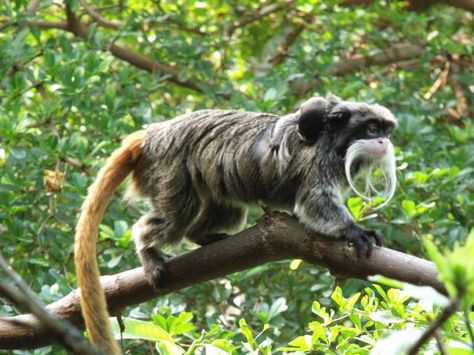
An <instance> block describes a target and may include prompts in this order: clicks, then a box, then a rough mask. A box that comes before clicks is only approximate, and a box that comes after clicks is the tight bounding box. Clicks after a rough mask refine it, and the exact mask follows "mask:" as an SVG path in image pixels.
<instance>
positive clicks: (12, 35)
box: [0, 0, 474, 354]
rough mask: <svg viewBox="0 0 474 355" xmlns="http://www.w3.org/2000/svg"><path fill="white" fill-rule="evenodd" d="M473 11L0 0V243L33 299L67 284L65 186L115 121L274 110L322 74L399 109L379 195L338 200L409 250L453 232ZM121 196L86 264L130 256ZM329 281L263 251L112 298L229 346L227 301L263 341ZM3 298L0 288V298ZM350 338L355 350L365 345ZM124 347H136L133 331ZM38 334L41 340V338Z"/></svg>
mask: <svg viewBox="0 0 474 355" xmlns="http://www.w3.org/2000/svg"><path fill="white" fill-rule="evenodd" d="M473 11H474V5H473V4H472V1H471V2H470V1H464V2H459V1H458V2H455V1H453V2H451V1H439V2H437V3H436V4H434V1H433V2H431V1H424V2H421V4H420V2H415V1H413V2H410V1H382V2H378V1H374V2H371V1H361V0H355V1H354V0H352V1H351V0H346V1H324V2H322V1H314V0H313V1H302V0H294V1H293V0H279V1H267V2H258V1H251V0H246V1H229V2H226V1H219V0H210V1H188V0H179V1H158V0H145V1H137V0H118V1H115V0H113V1H112V0H100V1H95V2H94V3H93V4H92V3H90V4H88V3H86V1H85V0H71V1H60V0H58V1H51V0H44V1H36V0H33V1H31V2H30V1H24V0H14V1H8V0H3V1H2V2H1V3H0V28H1V32H0V134H1V135H0V169H1V176H0V236H1V237H0V245H1V251H2V253H3V255H4V256H5V257H6V258H7V260H8V261H9V262H10V264H11V265H12V266H13V268H15V269H16V270H17V271H19V272H20V273H21V274H22V276H23V277H24V278H25V279H26V280H27V282H28V283H29V284H30V285H31V287H32V288H33V289H34V290H35V291H36V292H38V293H39V294H40V296H41V298H42V299H43V300H44V301H45V302H51V301H53V300H56V299H58V298H60V297H62V296H63V295H65V294H67V293H68V292H69V291H70V290H72V289H73V288H75V285H76V277H75V273H74V268H73V260H72V249H73V245H72V236H73V229H74V225H75V221H76V217H77V214H78V211H79V207H80V204H81V202H82V200H83V199H84V196H85V195H86V192H87V187H88V186H89V185H90V184H91V182H92V181H93V178H94V176H95V175H96V173H97V171H98V169H99V168H100V167H101V165H102V164H103V162H104V159H105V158H106V157H107V156H108V155H109V154H110V152H111V151H112V150H114V149H115V148H116V147H117V146H118V144H119V142H120V140H121V139H122V138H123V137H124V136H126V135H127V134H128V133H130V132H133V131H134V130H137V129H139V128H140V127H141V126H142V125H144V124H147V123H150V122H155V121H161V120H166V119H170V118H173V117H175V116H177V115H179V114H182V113H185V112H188V111H192V110H197V109H202V108H234V109H246V110H254V111H269V112H272V113H276V114H285V113H287V112H292V111H294V110H295V109H297V108H298V105H299V104H300V103H301V102H302V101H304V100H306V99H307V98H309V97H311V96H315V95H324V94H326V93H328V92H332V93H335V94H337V95H338V96H341V97H343V98H345V99H353V100H359V101H368V102H378V103H380V104H383V105H385V106H387V107H389V108H390V109H391V110H392V111H393V112H394V113H395V114H396V116H397V117H398V118H399V120H400V128H399V129H398V131H397V132H396V134H395V137H394V142H395V144H396V146H397V149H396V153H397V165H398V177H399V188H398V192H397V194H396V197H395V199H394V201H393V202H392V203H391V204H390V205H389V206H388V207H386V208H384V209H383V211H381V212H377V215H374V214H371V213H372V212H371V211H370V210H368V209H365V208H364V205H363V204H362V202H361V201H360V200H358V199H351V200H350V201H349V203H350V206H351V209H352V211H353V213H354V214H355V216H356V217H357V218H358V219H361V220H364V221H363V223H364V224H365V225H367V226H370V227H373V228H378V229H380V230H382V232H383V233H384V234H385V236H386V244H387V245H388V246H390V247H392V248H395V249H399V250H401V251H404V252H408V253H413V254H416V255H421V256H423V248H422V243H421V240H422V237H423V236H425V235H427V234H430V235H433V236H434V242H435V243H436V244H437V245H439V246H453V245H454V244H455V243H456V242H459V241H463V240H464V239H465V238H466V236H467V234H468V232H469V230H470V229H471V228H473V227H474V221H473V218H472V216H473V215H474V189H473V186H474V174H473V162H474V140H473V138H474V127H473V124H472V118H473V114H474V112H473V106H472V103H473V102H474V80H473V79H474V74H473V73H474V71H473V68H474V65H473V51H474V40H473V23H474V21H473ZM45 170H50V173H49V174H50V176H52V177H53V179H49V180H48V179H46V180H45ZM58 172H61V173H64V174H65V175H64V180H63V181H62V183H61V188H60V187H59V186H58V185H55V184H54V182H55V179H54V178H55V177H58V176H60V174H58ZM122 197H123V193H120V194H118V196H117V198H116V199H115V201H114V202H113V203H112V204H111V206H110V207H109V208H108V211H107V216H106V218H105V220H104V221H103V226H102V232H101V236H100V243H99V250H100V253H99V260H100V264H101V267H102V270H103V272H104V273H115V272H118V271H120V270H125V269H128V268H131V267H134V266H137V265H138V264H139V262H138V259H137V258H136V256H135V255H134V250H133V246H132V242H131V239H130V238H131V235H130V226H131V225H132V224H133V222H134V221H135V220H136V219H137V217H138V216H139V215H140V211H143V210H144V206H142V205H140V204H138V205H135V206H132V207H130V206H128V205H127V204H125V203H122V202H121V198H122ZM258 214H259V211H254V213H253V214H252V215H251V217H250V219H249V224H251V223H253V222H254V221H255V219H256V218H257V217H258ZM190 247H193V246H192V245H188V244H184V245H183V246H181V247H180V249H178V250H174V252H180V250H185V249H188V248H190ZM332 282H333V279H332V277H331V276H330V275H328V274H327V272H326V271H325V270H323V269H315V268H314V267H311V266H307V265H304V264H301V265H300V264H299V263H298V262H293V263H292V264H291V265H290V261H288V262H280V263H272V264H267V265H263V266H261V267H258V268H256V269H252V270H248V271H246V272H242V273H238V274H234V275H230V276H229V277H228V278H225V279H221V280H215V281H213V282H209V283H206V284H202V285H197V286H194V287H192V288H189V289H187V290H184V291H182V292H179V293H177V294H173V295H171V296H168V297H163V298H160V299H158V300H156V301H155V302H151V303H149V304H145V305H141V306H139V307H136V308H133V309H130V310H129V311H130V315H131V316H132V317H135V318H143V319H149V315H150V314H152V313H160V314H161V315H162V316H163V317H165V318H166V317H170V316H171V315H175V316H177V315H178V314H180V312H183V311H188V312H192V314H193V316H194V318H193V324H194V325H193V326H192V328H193V329H188V330H187V331H186V332H183V334H176V335H177V336H178V335H179V336H181V337H182V338H179V341H180V342H181V343H182V344H189V343H190V342H191V341H192V339H195V338H196V334H199V333H200V332H201V330H203V331H204V332H206V334H207V335H206V336H208V337H209V338H212V339H214V338H219V339H220V340H222V339H228V340H229V339H230V340H229V341H230V342H231V343H232V344H233V346H236V349H237V350H235V351H238V352H244V351H246V350H245V348H244V347H242V346H243V345H239V344H241V343H245V342H247V344H249V343H251V341H249V339H248V337H246V336H245V331H244V330H245V326H244V325H242V324H240V326H239V320H240V319H245V320H246V322H247V324H249V325H250V326H251V328H252V329H254V330H256V331H257V332H258V331H260V330H262V329H263V327H264V324H267V323H268V324H270V326H271V327H270V328H269V329H267V330H265V335H264V338H265V339H269V344H270V346H271V347H272V348H273V350H275V349H277V348H278V346H285V345H286V344H288V342H289V341H290V340H292V339H294V338H295V337H297V336H298V335H301V334H304V333H305V331H306V330H307V329H308V328H307V327H306V325H307V323H308V322H310V321H314V319H315V317H316V315H315V313H314V305H313V313H312V311H311V305H312V301H313V300H318V302H319V303H320V304H322V305H323V306H327V307H331V306H336V305H337V302H336V303H334V302H335V301H334V300H333V299H331V298H330V295H331V294H332V290H331V288H330V285H331V283H332ZM367 286H369V288H368V289H367V290H369V291H367V292H368V293H367V295H369V296H368V297H369V298H373V299H375V300H376V302H378V300H379V299H380V300H383V297H382V295H381V293H380V292H379V293H376V292H374V289H373V287H372V286H371V285H370V284H368V283H362V282H359V281H348V282H346V283H345V284H344V286H343V293H344V295H346V296H349V295H351V294H354V293H355V292H357V291H359V290H362V289H363V288H364V287H367ZM333 298H334V297H333ZM361 307H362V306H361ZM361 309H362V308H361ZM16 312H17V311H16V310H15V308H14V307H12V306H11V305H9V304H8V303H7V302H3V301H2V300H1V299H0V314H1V315H11V314H15V313H16ZM420 312H421V311H420ZM392 313H393V312H392ZM316 314H317V313H316ZM156 317H159V316H156ZM155 321H156V319H155ZM405 321H406V319H405ZM425 321H426V319H425ZM184 323H186V322H184ZM390 326H391V325H390ZM390 326H389V327H390ZM310 329H311V327H310ZM213 332H214V333H213ZM178 333H179V332H178ZM193 334H194V335H193ZM242 334H243V335H242ZM213 337H214V338H213ZM373 337H374V339H376V336H373ZM336 339H338V340H337V341H336V344H337V345H334V346H335V348H334V349H336V346H339V345H340V344H341V343H340V338H337V336H336V337H335V340H336ZM239 341H240V343H239ZM356 344H358V347H360V346H362V345H363V347H362V348H361V349H362V350H360V351H361V353H367V352H368V350H369V349H370V348H371V347H372V345H373V344H370V342H364V341H362V343H360V342H359V343H356ZM361 344H362V345H361ZM264 345H265V346H267V345H268V344H264ZM263 348H264V347H262V349H263ZM128 349H129V350H128V351H130V353H134V354H135V353H141V352H147V351H149V350H147V349H149V347H148V346H146V345H143V343H141V342H133V343H130V344H129V348H128ZM338 349H339V351H341V348H338ZM364 349H365V350H364ZM50 351H52V352H53V353H57V351H58V349H55V350H51V349H49V348H48V349H46V350H43V351H42V352H46V353H48V352H50ZM261 351H263V350H261ZM334 351H336V350H334ZM348 351H349V350H348ZM364 351H365V352H364ZM39 352H40V351H38V353H39Z"/></svg>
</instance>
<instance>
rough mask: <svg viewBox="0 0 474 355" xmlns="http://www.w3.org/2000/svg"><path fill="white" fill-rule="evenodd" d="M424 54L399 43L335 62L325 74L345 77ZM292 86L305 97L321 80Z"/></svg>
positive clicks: (410, 44) (413, 47)
mask: <svg viewBox="0 0 474 355" xmlns="http://www.w3.org/2000/svg"><path fill="white" fill-rule="evenodd" d="M423 52H424V50H423V48H421V47H419V46H416V45H414V44H412V43H408V42H402V43H397V44H394V45H393V46H391V47H388V48H385V49H383V50H381V51H380V52H379V53H375V54H373V55H366V56H364V55H362V54H356V55H353V56H351V57H348V58H341V59H339V60H338V61H337V62H335V63H334V64H333V65H332V66H331V68H330V69H329V70H328V71H326V73H325V74H326V75H334V76H343V75H346V74H349V73H352V72H356V71H359V70H362V69H365V68H368V67H371V66H374V65H387V64H393V63H400V62H404V61H407V60H410V59H413V58H419V57H420V56H421V55H422V54H423ZM291 85H292V88H293V89H294V90H295V91H296V92H297V93H298V94H300V95H303V94H305V93H306V92H307V91H308V90H311V89H313V88H316V87H317V86H318V85H319V80H318V79H317V78H314V79H313V80H309V81H304V80H303V79H299V80H296V81H294V82H292V83H291Z"/></svg>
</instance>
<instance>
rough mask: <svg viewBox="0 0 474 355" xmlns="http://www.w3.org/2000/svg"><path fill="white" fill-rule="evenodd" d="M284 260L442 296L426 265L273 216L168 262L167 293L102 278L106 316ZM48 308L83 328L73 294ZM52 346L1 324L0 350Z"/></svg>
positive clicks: (23, 325)
mask: <svg viewBox="0 0 474 355" xmlns="http://www.w3.org/2000/svg"><path fill="white" fill-rule="evenodd" d="M289 258H301V259H304V260H305V261H307V262H309V263H312V264H315V265H322V266H325V267H327V268H328V269H329V270H330V271H331V273H332V274H334V275H337V276H338V277H343V278H345V277H355V278H360V279H366V277H367V276H369V275H375V274H381V275H384V276H387V277H391V278H394V279H398V280H402V281H406V282H409V283H412V284H417V285H429V286H432V287H434V288H435V289H437V290H438V291H440V292H443V293H446V291H445V289H444V286H443V285H442V283H441V282H439V281H438V280H437V276H438V272H437V270H436V268H435V266H434V264H433V263H431V262H429V261H426V260H423V259H420V258H417V257H414V256H410V255H407V254H403V253H400V252H397V251H395V250H391V249H387V248H379V247H375V248H374V251H373V253H372V256H371V258H370V259H366V258H361V259H357V257H356V256H355V251H354V248H353V247H352V246H350V245H348V243H347V242H345V241H342V240H339V241H338V240H330V239H327V238H323V237H322V236H319V235H315V234H313V233H309V232H308V231H307V230H305V228H304V227H303V226H302V225H301V224H300V223H298V222H297V221H296V219H294V218H292V217H290V216H288V215H286V214H282V213H272V215H271V216H265V217H264V218H263V219H262V220H261V221H260V222H259V223H258V224H257V225H255V226H253V227H251V228H249V229H247V230H245V231H242V232H240V233H238V234H237V235H235V236H232V237H229V238H227V239H225V240H222V241H218V242H215V243H212V244H210V245H207V246H205V247H202V248H198V249H195V250H193V251H191V252H188V253H185V254H182V255H178V256H176V257H174V258H172V259H170V260H169V261H168V263H167V266H168V270H169V279H170V283H169V288H167V289H163V290H160V291H158V292H155V291H153V289H152V287H151V286H150V285H149V284H148V282H147V281H146V279H145V276H144V273H143V269H142V268H136V269H133V270H128V271H125V272H122V273H119V274H116V275H112V276H103V277H102V279H101V282H102V285H103V287H104V290H105V293H106V297H107V302H108V306H109V311H110V313H111V314H118V313H120V311H121V310H122V309H123V308H124V307H126V306H129V305H132V304H137V303H140V302H144V301H147V300H150V299H152V298H154V297H157V296H162V295H165V294H168V293H172V292H175V291H177V290H180V289H182V288H184V287H188V286H191V285H194V284H197V283H200V282H204V281H208V280H212V279H215V278H218V277H223V276H225V275H227V274H230V273H233V272H236V271H241V270H245V269H248V268H251V267H255V266H257V265H260V264H263V263H266V262H269V261H275V260H283V259H289ZM47 308H48V310H49V311H51V312H53V313H55V314H57V315H58V316H59V317H61V318H64V319H67V320H69V321H70V322H71V323H73V324H75V325H76V326H78V327H83V320H82V317H81V313H80V304H79V292H78V290H77V289H76V290H74V291H72V292H71V293H70V294H68V295H67V296H65V297H64V298H62V299H60V300H58V301H56V302H54V303H52V304H50V305H49V306H47ZM52 341H53V339H52V337H51V334H49V333H48V332H47V330H46V329H45V328H44V327H43V326H42V325H41V324H40V323H39V321H38V320H37V319H36V318H35V317H34V316H32V315H31V314H24V315H19V316H15V317H9V318H3V319H0V349H19V348H21V349H27V348H35V347H40V346H45V345H48V344H51V342H52Z"/></svg>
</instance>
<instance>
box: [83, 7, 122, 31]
mask: <svg viewBox="0 0 474 355" xmlns="http://www.w3.org/2000/svg"><path fill="white" fill-rule="evenodd" d="M78 1H79V3H80V4H81V5H82V7H83V8H84V10H85V11H86V12H87V14H89V16H90V17H92V19H93V20H94V21H95V22H97V23H98V24H99V25H101V26H104V27H108V28H113V29H116V30H119V29H121V28H122V27H123V25H122V24H121V23H118V22H115V21H110V20H107V19H106V18H104V17H102V16H101V15H100V14H99V13H98V12H97V11H95V10H94V9H93V8H92V7H90V6H89V5H88V4H87V2H86V0H78Z"/></svg>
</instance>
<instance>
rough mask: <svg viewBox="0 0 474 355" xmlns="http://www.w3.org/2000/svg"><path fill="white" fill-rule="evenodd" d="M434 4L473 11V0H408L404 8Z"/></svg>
mask: <svg viewBox="0 0 474 355" xmlns="http://www.w3.org/2000/svg"><path fill="white" fill-rule="evenodd" d="M373 2H374V1H373V0H345V1H343V5H347V6H352V5H356V6H357V5H358V6H360V5H364V6H367V5H370V4H371V3H373ZM435 4H446V5H450V6H454V7H458V8H460V9H464V10H468V11H473V12H474V0H423V1H419V0H409V1H408V2H407V6H406V7H405V8H406V9H407V10H415V11H426V10H427V9H428V8H429V7H431V6H432V5H435Z"/></svg>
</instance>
